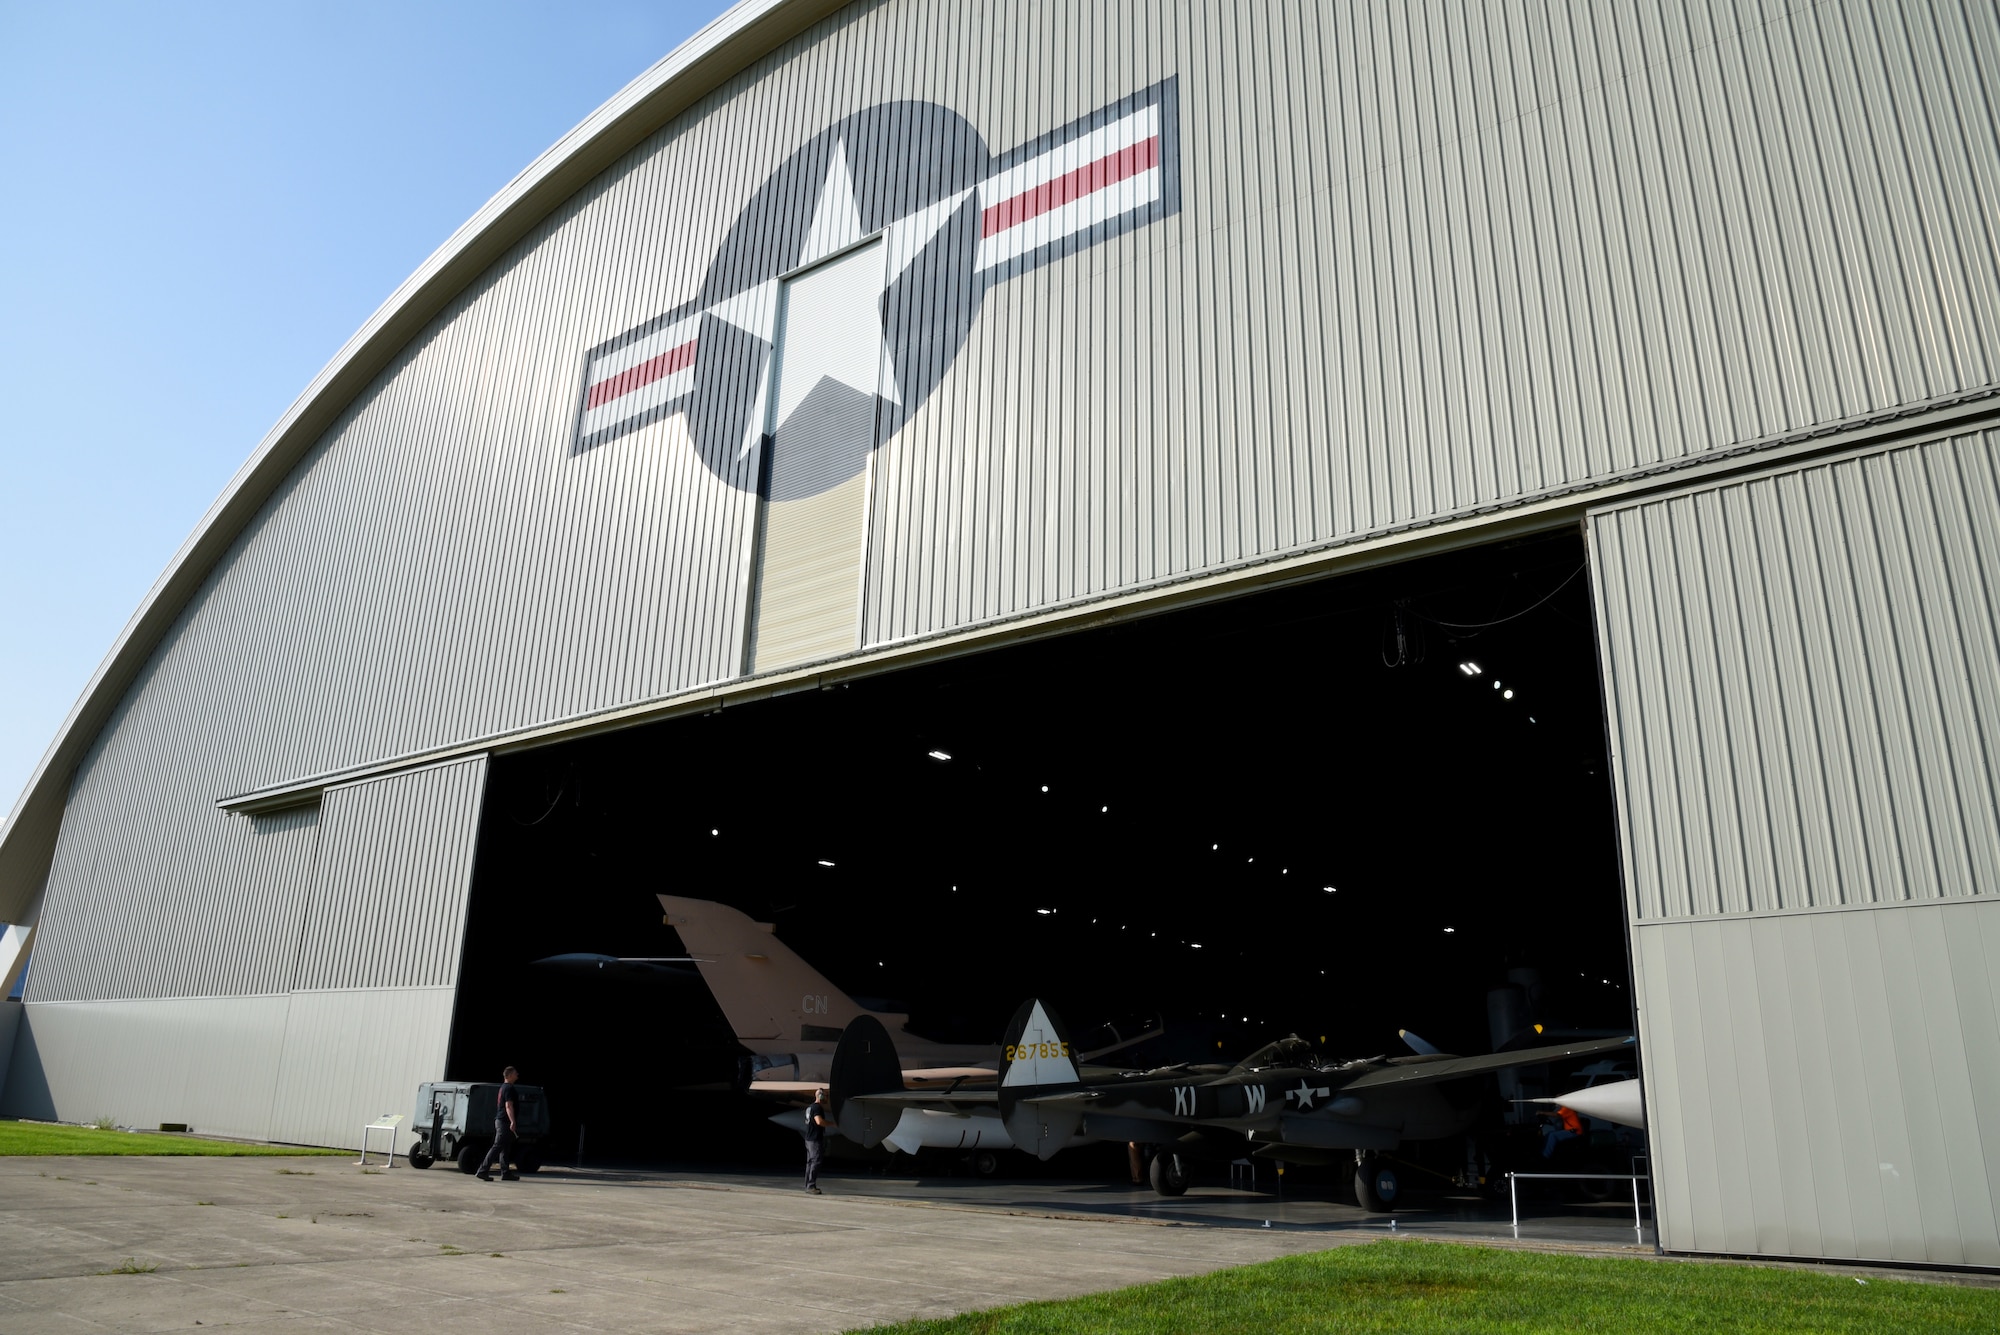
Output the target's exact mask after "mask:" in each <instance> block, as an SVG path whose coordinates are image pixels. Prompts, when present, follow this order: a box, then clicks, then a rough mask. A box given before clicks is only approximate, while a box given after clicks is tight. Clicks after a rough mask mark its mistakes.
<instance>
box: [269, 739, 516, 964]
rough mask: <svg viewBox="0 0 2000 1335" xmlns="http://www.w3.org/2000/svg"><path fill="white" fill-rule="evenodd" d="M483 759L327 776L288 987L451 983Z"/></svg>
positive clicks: (461, 934) (461, 933)
mask: <svg viewBox="0 0 2000 1335" xmlns="http://www.w3.org/2000/svg"><path fill="white" fill-rule="evenodd" d="M485 784H486V759H485V757H483V756H482V757H479V758H478V759H476V760H469V761H461V762H459V763H457V764H452V765H437V766H433V767H431V768H428V769H420V770H413V771H411V772H409V773H406V774H398V775H394V776H392V777H390V778H386V779H376V780H372V781H370V782H367V783H357V784H348V785H344V786H342V787H338V788H329V789H328V790H327V792H326V798H325V805H324V815H323V818H322V822H321V833H320V858H319V876H318V878H317V883H316V885H315V887H314V891H313V898H312V904H311V906H310V908H309V909H308V910H307V912H306V914H305V921H304V924H303V927H302V930H301V935H300V939H299V948H298V972H297V974H296V976H295V977H294V979H293V981H292V990H293V991H295V992H306V991H321V990H339V989H354V988H383V987H393V988H408V987H447V988H448V987H451V986H453V985H455V984H456V983H457V982H458V962H459V954H460V952H461V950H462V949H463V947H464V944H465V909H466V901H467V899H468V897H469V896H470V894H471V890H472V858H473V852H474V849H475V846H476V845H477V843H478V839H479V813H480V798H481V795H482V794H483V792H484V790H485Z"/></svg>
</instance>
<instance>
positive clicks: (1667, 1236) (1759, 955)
mask: <svg viewBox="0 0 2000 1335" xmlns="http://www.w3.org/2000/svg"><path fill="white" fill-rule="evenodd" d="M1634 940H1635V944H1636V950H1635V955H1636V959H1635V961H1634V964H1635V968H1636V970H1637V972H1638V975H1639V978H1640V980H1641V984H1642V986H1643V989H1644V994H1643V995H1644V1000H1643V1005H1644V1007H1645V1011H1644V1015H1645V1026H1644V1035H1643V1038H1644V1042H1645V1061H1646V1078H1647V1080H1648V1081H1650V1082H1651V1088H1650V1089H1648V1091H1647V1094H1648V1098H1649V1105H1650V1109H1651V1113H1652V1118H1651V1122H1650V1125H1649V1127H1648V1133H1649V1134H1650V1136H1651V1137H1652V1144H1653V1158H1652V1162H1653V1164H1654V1165H1655V1172H1656V1174H1657V1177H1656V1180H1655V1183H1654V1189H1655V1195H1656V1198H1657V1199H1658V1201H1659V1222H1660V1238H1661V1242H1662V1244H1663V1245H1665V1246H1667V1247H1669V1248H1672V1249H1673V1250H1676V1251H1708V1252H1750V1253H1756V1252H1762V1253H1767V1254H1776V1255H1791V1256H1824V1257H1842V1258H1859V1259H1868V1260H1884V1261H1916V1262H1928V1263H1931V1264H1934V1265H1983V1266H2000V1223H1996V1218H1995V1215H1996V1211H2000V1117H1996V1116H1995V1115H1994V1110H1995V1109H1996V1108H2000V900H1996V899H1992V898H1986V897H1982V898H1980V899H1977V900H1959V901H1934V902H1932V903H1929V904H1913V905H1903V906H1898V907H1894V908H1880V909H1861V910H1821V911H1813V910H1808V911H1803V912H1799V913H1779V914H1764V915H1758V916H1755V917H1747V918H1746V917H1742V916H1734V917H1728V918H1706V919H1682V920H1680V921H1678V922H1670V923H1656V924H1649V925H1646V926H1643V927H1640V928H1639V929H1637V932H1636V934H1635V937H1634Z"/></svg>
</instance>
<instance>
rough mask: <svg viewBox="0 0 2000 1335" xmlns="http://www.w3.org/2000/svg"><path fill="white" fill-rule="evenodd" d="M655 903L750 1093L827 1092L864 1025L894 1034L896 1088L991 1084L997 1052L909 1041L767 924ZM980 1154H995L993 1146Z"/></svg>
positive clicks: (1086, 1056) (894, 1021) (679, 902)
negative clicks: (843, 1052)
mask: <svg viewBox="0 0 2000 1335" xmlns="http://www.w3.org/2000/svg"><path fill="white" fill-rule="evenodd" d="M659 898H660V907H661V908H663V909H665V910H666V924H667V926H669V927H671V928H673V929H674V931H675V932H677V933H678V934H679V935H680V938H681V944H682V945H683V946H685V947H686V948H687V951H688V954H687V956H686V957H685V958H686V959H687V960H689V961H690V962H691V963H693V964H694V966H695V967H696V968H697V969H699V970H700V971H701V977H702V981H703V982H705V983H707V984H708V989H709V991H710V992H711V993H712V994H714V997H715V1001H716V1004H717V1005H718V1006H720V1007H721V1008H722V1013H723V1015H724V1017H725V1018H727V1020H728V1021H729V1026H730V1028H731V1030H732V1031H734V1033H735V1035H736V1041H737V1042H739V1043H741V1044H742V1045H743V1046H744V1047H746V1048H748V1049H749V1050H750V1052H751V1054H752V1058H751V1061H752V1070H751V1077H750V1089H751V1092H753V1093H758V1094H780V1095H782V1094H811V1093H812V1092H813V1091H814V1090H816V1089H819V1088H821V1087H823V1086H825V1085H826V1084H827V1081H828V1080H829V1078H830V1077H831V1074H832V1063H833V1055H834V1052H835V1050H836V1048H837V1047H838V1045H839V1043H840V1039H841V1035H842V1034H844V1033H845V1032H846V1031H847V1030H848V1029H849V1028H850V1027H851V1026H852V1025H853V1024H854V1023H855V1022H856V1021H857V1020H860V1019H862V1018H863V1017H867V1018H869V1019H872V1020H873V1021H875V1022H876V1023H877V1024H878V1025H880V1026H881V1028H882V1032H884V1033H885V1034H895V1035H897V1038H896V1043H895V1051H896V1052H897V1054H898V1057H899V1066H898V1071H899V1075H898V1079H897V1081H896V1087H897V1088H905V1087H907V1088H919V1089H920V1088H935V1087H939V1086H950V1087H954V1088H956V1087H958V1086H961V1085H966V1084H983V1085H991V1084H992V1083H993V1081H994V1079H995V1078H996V1073H997V1072H998V1070H999V1067H1000V1048H999V1045H998V1044H968V1043H939V1042H935V1041H933V1040H931V1039H928V1038H924V1037H922V1036H921V1035H918V1034H913V1033H911V1032H910V1031H909V1029H908V1028H907V1024H908V1021H909V1016H908V1015H905V1014H902V1013H900V1012H895V1011H877V1010H870V1009H869V1008H867V1007H865V1006H863V1005H862V1004H861V1003H860V1002H859V1001H856V1000H855V999H854V998H853V997H851V996H849V995H848V994H847V993H845V992H843V991H841V990H840V989H839V988H838V987H835V986H834V985H833V984H832V983H831V982H829V981H828V980H827V978H826V976H825V975H824V974H822V973H820V972H819V970H817V969H815V968H813V966H812V965H810V964H808V963H807V962H806V961H805V960H804V959H803V958H801V957H800V956H799V954H798V952H796V951H794V950H793V949H792V948H791V947H789V946H787V945H786V944H785V943H784V942H783V941H781V940H779V939H778V936H777V928H776V926H775V925H774V924H772V923H767V922H756V921H754V920H752V919H751V917H750V916H749V915H748V914H746V913H743V912H741V911H740V910H738V909H733V908H731V907H729V906H728V905H727V904H719V903H716V902H715V901H713V900H708V899H686V898H683V897H681V896H679V895H661V896H660V897H659ZM1158 1032H1159V1030H1158V1029H1149V1030H1147V1031H1146V1032H1143V1033H1140V1034H1136V1035H1133V1036H1132V1037H1130V1038H1125V1039H1122V1040H1120V1041H1118V1042H1115V1043H1112V1044H1110V1045H1108V1046H1106V1047H1102V1048H1097V1049H1094V1050H1093V1051H1090V1052H1086V1053H1080V1054H1078V1059H1079V1060H1081V1061H1090V1060H1093V1059H1095V1058H1098V1057H1102V1056H1107V1055H1109V1054H1110V1053H1112V1052H1116V1051H1118V1050H1120V1049H1123V1048H1128V1047H1131V1046H1132V1045H1134V1044H1136V1043H1141V1042H1144V1041H1145V1040H1146V1039H1148V1038H1151V1037H1153V1036H1155V1035H1156V1034H1157V1033H1158ZM988 1097H989V1101H990V1098H991V1096H990V1095H989V1096H988ZM996 1128H997V1124H996ZM952 1143H953V1145H954V1147H956V1146H957V1145H958V1142H957V1141H954V1142H952ZM1001 1144H1002V1145H1003V1146H1004V1142H1001ZM911 1148H912V1149H914V1148H916V1146H914V1145H912V1146H911ZM963 1148H968V1149H969V1148H974V1146H973V1145H970V1144H968V1145H965V1146H963ZM986 1148H994V1141H993V1140H992V1139H991V1138H989V1139H988V1140H987V1142H986Z"/></svg>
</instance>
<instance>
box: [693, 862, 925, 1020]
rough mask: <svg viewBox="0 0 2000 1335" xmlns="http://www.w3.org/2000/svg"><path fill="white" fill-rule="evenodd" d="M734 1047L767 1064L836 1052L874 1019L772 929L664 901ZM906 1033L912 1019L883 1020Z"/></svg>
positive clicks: (698, 905)
mask: <svg viewBox="0 0 2000 1335" xmlns="http://www.w3.org/2000/svg"><path fill="white" fill-rule="evenodd" d="M660 907H661V908H663V909H665V910H666V914H667V926H669V927H671V928H673V929H674V930H675V931H676V932H678V933H679V934H680V938H681V944H682V945H684V946H686V947H687V952H688V954H689V955H691V956H693V957H694V962H695V967H696V968H698V969H700V970H701V978H702V981H703V982H705V983H707V984H708V990H709V991H710V992H712V993H714V995H715V1002H716V1004H717V1005H718V1006H720V1007H722V1013H723V1014H724V1015H725V1016H727V1017H728V1019H729V1027H730V1028H731V1029H733V1030H734V1031H735V1033H736V1041H737V1042H739V1043H741V1044H743V1046H744V1047H746V1048H749V1049H750V1051H752V1052H754V1053H758V1054H761V1055H765V1056H775V1055H781V1054H787V1053H796V1052H831V1051H833V1045H834V1044H835V1043H836V1042H837V1041H838V1040H839V1037H840V1031H841V1030H842V1029H844V1028H846V1027H847V1026H848V1025H849V1024H851V1023H853V1022H854V1020H855V1019H856V1018H857V1017H859V1016H862V1015H866V1014H869V1013H870V1012H868V1011H866V1010H864V1009H863V1008H862V1006H861V1004H860V1003H859V1002H857V1001H855V1000H854V998H852V997H850V996H848V995H847V994H846V993H845V992H843V991H841V990H840V989H839V988H837V987H835V986H834V985H833V984H832V983H830V982H828V981H827V978H826V975H824V974H822V973H821V972H820V971H819V970H817V969H815V968H813V966H812V965H810V964H808V963H806V962H805V961H804V960H803V959H801V958H799V956H798V954H797V952H795V951H794V950H792V948H791V947H790V946H787V945H786V944H785V943H784V942H783V941H780V940H779V939H778V938H777V936H776V934H775V932H774V929H773V928H772V926H771V925H770V924H769V923H761V922H754V921H752V920H751V918H750V916H749V915H748V914H746V913H742V912H739V911H738V910H736V909H733V908H730V907H729V906H728V905H727V904H717V903H715V902H713V901H711V900H706V899H685V898H682V897H681V896H679V895H661V896H660ZM882 1018H883V1019H884V1020H886V1021H889V1022H891V1023H894V1024H897V1025H900V1024H901V1022H902V1021H903V1020H904V1019H905V1018H906V1017H904V1016H901V1015H885V1016H883V1017H882Z"/></svg>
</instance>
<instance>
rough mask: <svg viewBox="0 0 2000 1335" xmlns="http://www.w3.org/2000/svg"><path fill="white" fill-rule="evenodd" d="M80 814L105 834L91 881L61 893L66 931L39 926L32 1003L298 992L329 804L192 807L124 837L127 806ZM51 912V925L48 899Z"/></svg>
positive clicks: (76, 815) (92, 852)
mask: <svg viewBox="0 0 2000 1335" xmlns="http://www.w3.org/2000/svg"><path fill="white" fill-rule="evenodd" d="M169 763H170V762H169ZM71 811H72V813H73V814H72V815H71V817H70V821H72V822H76V823H78V824H79V825H81V826H82V827H83V828H85V829H94V830H96V831H97V833H98V838H97V840H96V845H95V846H94V847H90V848H89V849H88V852H87V853H86V854H85V855H84V856H85V857H86V858H87V859H88V861H87V863H86V865H85V866H84V867H81V868H73V869H71V875H72V876H75V875H77V873H79V872H81V873H82V874H83V876H84V877H87V879H86V880H82V882H81V884H79V883H78V882H76V881H71V882H66V884H67V885H72V886H75V889H74V890H72V891H71V892H70V893H69V894H67V895H66V896H64V897H63V898H62V899H60V900H58V906H57V908H56V912H57V914H59V915H60V916H58V917H56V918H55V923H54V929H53V930H50V929H49V928H48V927H47V926H45V927H43V928H40V929H38V930H37V932H36V944H35V960H34V967H33V968H32V969H31V970H30V976H29V980H28V996H29V998H30V999H31V1000H34V1001H82V1000H89V999H96V998H102V997H222V996H251V995H256V994H260V993H271V992H284V991H287V990H289V989H290V987H291V985H292V978H293V974H294V970H295V967H296V964H297V960H298V949H299V924H300V919H301V918H302V917H303V916H304V914H305V910H306V904H307V902H308V901H309V900H310V898H311V896H312V888H313V867H314V862H315V859H316V857H317V854H318V847H319V827H320V808H319V804H318V803H314V804H312V805H311V806H306V807H296V808H293V809H290V810H286V811H278V812H273V813H272V814H270V815H268V816H254V817H246V816H238V817H223V818H221V819H216V815H218V814H219V813H213V812H212V809H211V811H210V812H201V811H198V810H192V811H185V812H183V813H181V819H180V820H179V821H177V822H176V823H175V826H174V827H169V828H167V829H164V830H162V829H159V828H154V829H153V830H151V831H140V830H133V831H127V832H124V835H123V837H116V836H117V835H118V834H119V826H118V824H117V822H116V818H115V817H116V813H115V812H113V811H109V810H105V811H102V812H91V813H90V815H91V816H95V817H97V819H95V820H90V819H88V818H87V817H84V812H83V811H82V810H80V809H79V806H78V805H73V806H72V807H71ZM80 818H82V819H80ZM191 825H192V826H194V827H196V829H198V831H199V834H198V836H193V837H198V838H199V839H200V840H201V841H202V843H204V844H206V845H207V847H205V848H201V849H200V852H201V853H202V855H203V856H202V857H201V859H200V861H199V863H198V864H197V865H196V867H195V868H193V869H191V870H192V872H193V874H191V875H190V876H189V878H188V879H187V880H186V881H184V882H182V883H181V884H178V885H176V884H174V880H173V861H174V854H175V853H177V852H184V851H186V849H187V842H186V841H190V837H191V835H192V834H193V832H192V831H190V830H189V829H188V827H189V826H191ZM107 833H108V834H110V835H111V836H113V837H106V835H107ZM145 833H151V834H152V835H153V836H154V837H155V839H157V840H158V842H157V843H149V842H148V841H147V840H146V839H145V838H144V837H143V835H144V834H145ZM177 845H178V846H177ZM86 886H87V887H89V889H90V890H91V891H92V893H85V892H84V889H85V887H86ZM43 913H44V922H45V923H47V922H48V919H49V916H50V915H49V908H48V907H47V906H45V907H44V910H43Z"/></svg>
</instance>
